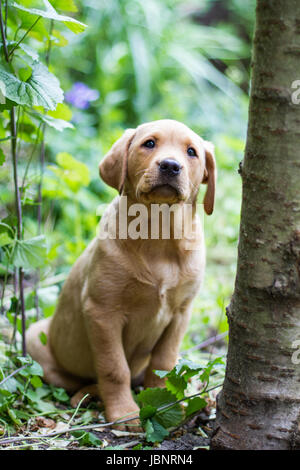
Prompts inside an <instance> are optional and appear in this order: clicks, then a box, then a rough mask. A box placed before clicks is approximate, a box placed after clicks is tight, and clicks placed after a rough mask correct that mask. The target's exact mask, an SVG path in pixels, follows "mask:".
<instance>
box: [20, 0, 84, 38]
mask: <svg viewBox="0 0 300 470" xmlns="http://www.w3.org/2000/svg"><path fill="white" fill-rule="evenodd" d="M43 3H44V6H45V10H40V9H38V8H26V7H24V6H23V5H19V4H18V3H15V2H14V3H13V4H12V6H13V7H15V8H17V9H19V10H22V11H26V12H27V13H30V14H32V15H36V16H41V17H42V18H48V19H50V20H56V21H62V22H63V23H64V24H65V25H66V26H67V28H69V29H70V30H71V31H73V33H76V34H77V33H81V32H82V31H84V30H85V28H86V27H87V25H86V24H84V23H81V22H80V21H77V20H75V19H74V18H72V17H71V16H65V15H60V14H59V13H57V11H56V10H55V9H54V8H53V6H52V5H51V3H50V2H48V0H43Z"/></svg>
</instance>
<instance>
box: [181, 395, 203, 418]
mask: <svg viewBox="0 0 300 470" xmlns="http://www.w3.org/2000/svg"><path fill="white" fill-rule="evenodd" d="M205 406H206V401H205V400H204V398H200V397H195V398H191V399H190V400H189V402H188V406H187V408H186V410H185V414H186V416H190V415H191V414H193V413H195V412H196V411H199V410H202V408H204V407H205Z"/></svg>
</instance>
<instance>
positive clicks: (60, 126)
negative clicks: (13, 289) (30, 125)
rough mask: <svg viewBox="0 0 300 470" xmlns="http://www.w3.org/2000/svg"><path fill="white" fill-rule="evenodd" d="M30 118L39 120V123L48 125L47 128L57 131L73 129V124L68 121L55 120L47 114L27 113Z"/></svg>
mask: <svg viewBox="0 0 300 470" xmlns="http://www.w3.org/2000/svg"><path fill="white" fill-rule="evenodd" d="M29 114H30V115H31V116H33V117H35V118H37V119H39V120H40V121H43V122H45V123H46V124H48V126H50V127H53V128H54V129H56V130H57V131H60V132H61V131H63V130H64V129H74V126H73V124H71V123H70V122H68V121H65V120H64V119H57V118H54V117H52V116H48V115H47V114H41V113H36V112H34V113H29Z"/></svg>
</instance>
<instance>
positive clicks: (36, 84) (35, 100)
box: [0, 63, 64, 110]
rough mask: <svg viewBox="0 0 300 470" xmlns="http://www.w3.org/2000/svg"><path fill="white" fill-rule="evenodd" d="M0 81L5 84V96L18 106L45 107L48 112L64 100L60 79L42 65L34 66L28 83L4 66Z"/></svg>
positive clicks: (36, 64)
mask: <svg viewBox="0 0 300 470" xmlns="http://www.w3.org/2000/svg"><path fill="white" fill-rule="evenodd" d="M0 81H2V82H3V83H5V86H4V87H3V88H2V89H1V91H2V93H3V95H4V96H5V97H6V98H8V99H9V100H11V101H14V102H15V103H17V104H21V105H27V106H29V107H32V106H43V108H45V109H47V110H48V109H50V110H54V109H55V108H56V105H57V103H61V102H62V101H63V98H64V95H63V91H62V89H61V88H60V85H59V81H58V79H57V78H56V77H55V76H54V75H53V74H52V73H50V72H49V70H48V69H47V67H45V65H43V64H41V63H34V64H33V67H32V74H31V76H30V78H29V79H28V80H27V81H26V82H25V81H22V80H20V79H19V78H17V77H15V76H14V75H13V74H12V73H10V72H8V71H7V70H6V69H5V68H4V67H3V66H2V67H0Z"/></svg>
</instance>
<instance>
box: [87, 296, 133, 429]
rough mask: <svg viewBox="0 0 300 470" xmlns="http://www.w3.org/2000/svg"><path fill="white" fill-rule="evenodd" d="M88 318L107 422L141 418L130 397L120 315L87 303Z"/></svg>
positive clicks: (129, 380)
mask: <svg viewBox="0 0 300 470" xmlns="http://www.w3.org/2000/svg"><path fill="white" fill-rule="evenodd" d="M85 317H86V325H87V330H88V336H89V340H90V344H91V349H92V353H93V358H94V365H95V370H96V374H97V379H98V388H99V394H100V397H101V399H102V400H103V403H104V407H105V415H106V419H107V420H108V421H109V422H111V421H115V420H117V419H120V418H123V417H125V416H126V415H127V416H126V417H128V418H132V417H134V416H138V415H139V407H138V406H137V404H136V403H135V401H134V399H133V397H132V394H131V388H130V382H131V377H130V370H129V367H128V363H127V360H126V357H125V353H124V349H123V343H122V328H123V327H122V321H121V319H120V315H119V313H116V314H115V315H114V314H113V313H112V312H109V314H108V313H105V312H103V311H101V310H100V308H99V306H98V305H95V303H92V302H88V308H86V309H85ZM138 424H139V420H134V421H129V423H128V425H131V426H132V425H134V426H132V430H137V428H136V426H137V425H138ZM119 428H121V426H119ZM123 428H124V426H123ZM138 430H140V429H138Z"/></svg>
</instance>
